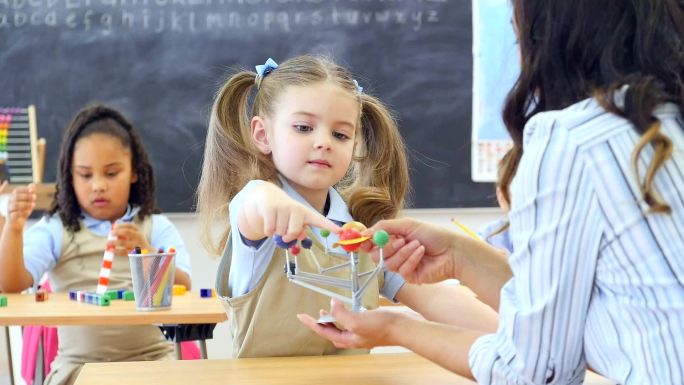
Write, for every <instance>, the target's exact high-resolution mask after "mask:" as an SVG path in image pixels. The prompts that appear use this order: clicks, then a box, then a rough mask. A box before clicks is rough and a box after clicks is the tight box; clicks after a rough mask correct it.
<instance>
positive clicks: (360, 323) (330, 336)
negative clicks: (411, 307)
mask: <svg viewBox="0 0 684 385" xmlns="http://www.w3.org/2000/svg"><path fill="white" fill-rule="evenodd" d="M331 307H332V310H331V313H332V315H333V317H335V321H336V322H337V323H338V324H339V325H340V326H342V328H343V329H344V330H340V329H338V328H337V327H335V326H334V325H329V324H319V323H317V322H316V320H315V319H313V318H312V317H311V316H309V315H308V314H297V318H299V320H300V321H301V322H302V323H303V324H304V325H306V326H308V327H309V328H310V329H311V330H313V331H314V332H316V333H317V334H318V335H320V336H321V337H323V338H325V339H327V340H330V341H331V342H332V343H333V344H334V345H335V346H336V347H338V348H340V349H358V348H366V349H370V348H373V347H376V346H385V345H394V342H393V341H392V338H391V333H390V330H392V328H393V327H394V326H396V325H397V324H398V321H400V320H401V319H402V318H403V317H407V315H405V314H402V313H399V312H396V311H390V310H382V309H380V310H369V311H364V312H361V313H354V312H351V311H349V310H347V309H346V308H345V307H344V306H343V305H342V303H341V302H340V301H338V300H335V299H333V300H332V302H331ZM324 314H326V312H325V311H321V315H324Z"/></svg>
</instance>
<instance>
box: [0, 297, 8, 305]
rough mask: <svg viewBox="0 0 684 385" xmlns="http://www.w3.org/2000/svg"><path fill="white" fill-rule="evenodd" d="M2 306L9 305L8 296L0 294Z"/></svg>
mask: <svg viewBox="0 0 684 385" xmlns="http://www.w3.org/2000/svg"><path fill="white" fill-rule="evenodd" d="M0 307H7V297H5V296H4V295H0Z"/></svg>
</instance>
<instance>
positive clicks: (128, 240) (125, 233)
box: [107, 222, 156, 256]
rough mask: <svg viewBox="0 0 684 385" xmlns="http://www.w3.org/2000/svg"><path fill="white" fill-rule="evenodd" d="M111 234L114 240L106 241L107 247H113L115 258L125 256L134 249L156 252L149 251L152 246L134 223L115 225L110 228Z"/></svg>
mask: <svg viewBox="0 0 684 385" xmlns="http://www.w3.org/2000/svg"><path fill="white" fill-rule="evenodd" d="M112 234H113V235H114V237H116V239H115V240H111V241H107V246H109V245H114V254H115V255H117V256H127V255H128V253H129V252H130V251H131V250H133V249H134V248H135V247H140V248H141V249H149V251H150V252H156V250H152V249H151V248H152V246H151V245H150V243H149V242H148V241H147V239H145V236H144V235H143V233H142V231H140V228H139V227H138V225H136V224H135V223H125V222H124V223H121V222H119V223H115V224H114V225H113V226H112Z"/></svg>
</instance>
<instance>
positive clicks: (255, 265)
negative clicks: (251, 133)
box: [228, 178, 405, 300]
mask: <svg viewBox="0 0 684 385" xmlns="http://www.w3.org/2000/svg"><path fill="white" fill-rule="evenodd" d="M280 182H281V184H282V189H283V191H285V193H287V195H288V196H289V197H290V198H292V199H294V200H295V201H297V202H299V203H301V204H303V205H304V206H306V207H307V208H309V209H311V210H313V211H316V209H314V208H313V206H311V205H310V204H309V202H307V201H306V199H304V198H303V197H302V196H301V195H299V193H298V192H297V191H295V190H294V189H293V188H292V186H290V185H289V184H288V183H287V181H286V180H285V179H284V178H280ZM262 183H266V182H264V181H262V180H252V181H250V182H249V183H247V184H246V185H245V187H244V188H243V189H242V190H240V192H239V193H237V195H235V197H234V198H233V200H232V201H231V202H230V206H229V211H230V227H231V229H232V230H233V231H231V237H232V239H231V240H232V247H233V251H232V259H231V264H230V274H229V275H228V284H229V286H230V290H231V293H232V296H233V297H238V296H240V295H245V294H247V293H249V292H250V291H251V290H253V289H254V288H255V287H256V285H257V283H258V282H259V280H260V279H261V277H262V276H263V275H264V274H265V273H266V269H267V268H268V264H269V262H270V261H271V257H272V256H273V254H274V253H275V248H276V245H275V240H274V239H273V237H270V238H266V239H264V240H263V242H257V244H258V246H257V247H254V246H253V245H251V244H249V243H250V242H245V240H244V238H243V237H242V235H241V234H240V232H239V231H238V225H237V222H238V213H239V210H240V208H241V206H242V204H243V202H244V200H245V197H247V196H248V195H249V192H250V191H251V190H252V189H254V188H255V187H256V186H259V185H260V184H262ZM328 197H329V198H330V209H329V210H328V215H327V216H326V217H327V218H328V219H330V220H332V221H334V222H338V223H346V222H349V221H352V220H353V219H352V217H351V214H350V213H349V209H348V208H347V204H346V203H345V202H344V199H342V197H341V196H340V194H339V193H338V192H337V191H336V190H335V189H334V188H332V187H330V189H329V190H328ZM311 230H312V233H314V235H315V236H316V237H317V238H318V241H319V242H321V243H322V244H326V240H325V239H323V238H322V237H321V236H320V234H319V230H320V229H318V228H316V227H313V228H312V229H311ZM337 240H338V238H337V234H330V236H328V239H327V244H328V245H332V244H333V243H335V242H337ZM331 251H335V252H340V253H344V252H345V251H344V250H342V249H341V248H336V249H331ZM384 277H385V284H384V285H383V287H381V288H380V294H382V295H383V296H384V297H386V298H388V299H390V300H394V297H395V296H396V294H397V292H398V291H399V289H400V288H401V287H402V286H403V285H404V282H405V281H404V279H403V278H402V277H401V276H400V275H399V274H397V273H392V272H389V271H385V274H384Z"/></svg>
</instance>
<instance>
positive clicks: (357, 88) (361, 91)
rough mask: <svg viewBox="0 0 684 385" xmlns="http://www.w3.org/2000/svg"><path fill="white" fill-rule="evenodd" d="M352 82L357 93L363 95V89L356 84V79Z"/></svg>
mask: <svg viewBox="0 0 684 385" xmlns="http://www.w3.org/2000/svg"><path fill="white" fill-rule="evenodd" d="M352 81H353V82H354V85H355V86H356V90H357V91H359V93H360V94H362V93H363V87H361V86H360V85H359V82H357V81H356V79H352Z"/></svg>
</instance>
